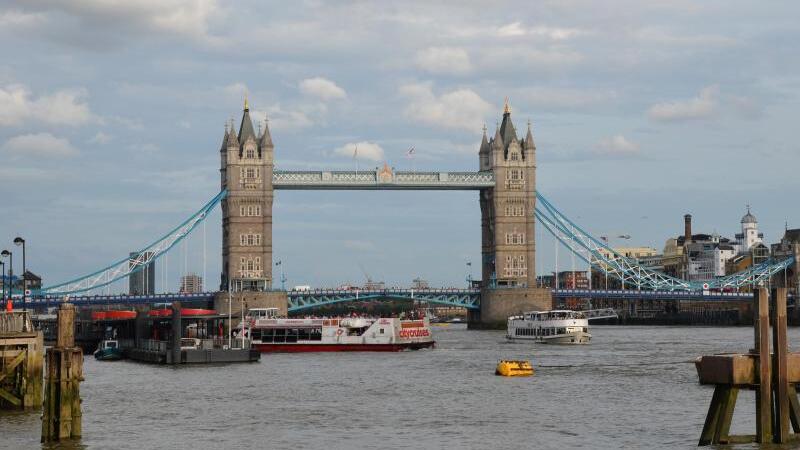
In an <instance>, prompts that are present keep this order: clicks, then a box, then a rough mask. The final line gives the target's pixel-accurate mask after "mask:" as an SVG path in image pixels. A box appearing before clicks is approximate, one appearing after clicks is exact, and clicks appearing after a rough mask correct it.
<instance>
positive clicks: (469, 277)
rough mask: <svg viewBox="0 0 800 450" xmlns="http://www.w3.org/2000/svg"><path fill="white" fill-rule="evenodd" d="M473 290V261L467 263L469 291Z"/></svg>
mask: <svg viewBox="0 0 800 450" xmlns="http://www.w3.org/2000/svg"><path fill="white" fill-rule="evenodd" d="M470 288H472V261H467V289H470Z"/></svg>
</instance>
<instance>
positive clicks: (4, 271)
mask: <svg viewBox="0 0 800 450" xmlns="http://www.w3.org/2000/svg"><path fill="white" fill-rule="evenodd" d="M0 267H2V268H3V278H2V280H3V294H2V297H0V301H5V299H6V263H4V262H3V261H0Z"/></svg>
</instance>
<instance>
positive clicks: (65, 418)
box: [42, 303, 83, 442]
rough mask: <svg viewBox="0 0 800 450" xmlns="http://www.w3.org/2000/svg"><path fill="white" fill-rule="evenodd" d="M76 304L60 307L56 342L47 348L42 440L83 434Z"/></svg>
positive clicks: (80, 363) (81, 358)
mask: <svg viewBox="0 0 800 450" xmlns="http://www.w3.org/2000/svg"><path fill="white" fill-rule="evenodd" d="M74 330H75V307H74V306H72V305H70V304H68V303H65V304H62V305H61V306H60V307H59V309H58V330H57V338H56V346H55V347H53V348H50V349H48V350H47V369H46V371H47V381H46V386H45V400H44V411H43V412H42V442H52V441H60V440H64V439H74V438H79V437H80V436H81V416H82V415H81V398H80V385H79V383H80V382H81V381H83V351H82V350H81V348H80V347H76V346H75V334H74Z"/></svg>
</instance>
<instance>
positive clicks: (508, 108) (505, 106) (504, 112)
mask: <svg viewBox="0 0 800 450" xmlns="http://www.w3.org/2000/svg"><path fill="white" fill-rule="evenodd" d="M504 103H505V104H504V106H503V114H511V107H510V106H508V97H506V99H505V102H504Z"/></svg>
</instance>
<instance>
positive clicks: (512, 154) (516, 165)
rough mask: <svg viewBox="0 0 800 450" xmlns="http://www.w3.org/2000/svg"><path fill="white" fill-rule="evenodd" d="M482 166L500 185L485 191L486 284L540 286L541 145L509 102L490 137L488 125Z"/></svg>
mask: <svg viewBox="0 0 800 450" xmlns="http://www.w3.org/2000/svg"><path fill="white" fill-rule="evenodd" d="M479 159H480V170H482V171H485V170H491V171H492V172H494V176H495V187H494V188H492V189H486V190H483V191H481V198H480V205H481V229H482V233H481V236H482V239H481V240H482V246H481V254H482V255H481V256H482V260H483V262H482V269H483V270H482V272H483V273H482V276H483V280H484V286H486V287H535V286H536V267H535V262H536V256H535V255H536V245H535V238H534V224H535V220H536V219H535V218H534V216H533V211H534V208H535V207H536V146H535V145H534V143H533V134H532V133H531V127H530V123H529V124H528V133H527V135H526V136H525V138H524V139H519V138H518V137H517V131H516V129H515V128H514V124H513V123H512V122H511V109H510V108H509V106H508V103H506V105H505V109H504V111H503V122H502V123H501V124H500V126H499V127H498V128H497V130H496V131H495V134H494V137H493V138H492V139H491V140H489V139H487V136H486V130H485V128H484V132H483V140H482V142H481V148H480V152H479Z"/></svg>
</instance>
